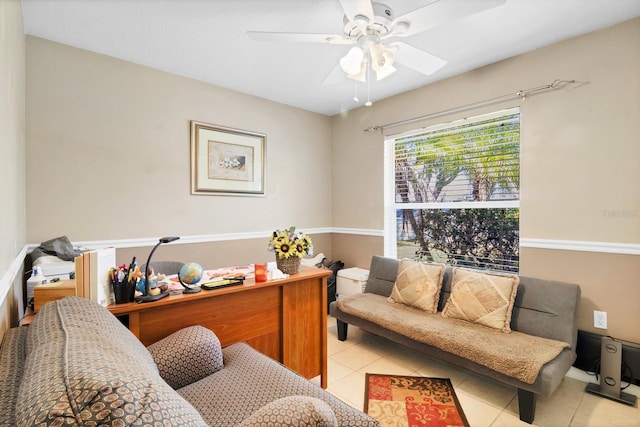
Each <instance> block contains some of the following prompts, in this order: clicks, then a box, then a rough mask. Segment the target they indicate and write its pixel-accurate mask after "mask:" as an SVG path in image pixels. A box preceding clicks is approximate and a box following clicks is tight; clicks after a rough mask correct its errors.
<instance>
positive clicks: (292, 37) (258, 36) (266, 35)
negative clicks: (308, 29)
mask: <svg viewBox="0 0 640 427" xmlns="http://www.w3.org/2000/svg"><path fill="white" fill-rule="evenodd" d="M247 35H248V36H249V38H250V39H251V40H256V41H265V42H293V43H329V44H341V45H342V44H353V43H354V41H353V40H349V39H347V38H345V37H342V36H338V35H336V34H309V33H274V32H269V31H247Z"/></svg>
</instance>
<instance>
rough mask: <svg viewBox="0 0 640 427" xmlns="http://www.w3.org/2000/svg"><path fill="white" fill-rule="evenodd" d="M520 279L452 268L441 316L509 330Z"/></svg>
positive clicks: (513, 275)
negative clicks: (449, 290) (449, 288)
mask: <svg viewBox="0 0 640 427" xmlns="http://www.w3.org/2000/svg"><path fill="white" fill-rule="evenodd" d="M519 283H520V278H519V277H518V276H517V275H515V274H508V275H507V274H492V273H488V272H481V271H475V270H469V269H465V268H455V269H454V270H453V279H452V282H451V296H450V297H449V300H447V303H446V305H445V307H444V309H443V310H442V316H443V317H449V318H454V319H461V320H466V321H468V322H473V323H477V324H480V325H484V326H488V327H490V328H495V329H499V330H501V331H503V332H511V327H510V326H509V324H510V323H511V311H512V310H513V302H514V300H515V298H516V292H517V291H518V284H519Z"/></svg>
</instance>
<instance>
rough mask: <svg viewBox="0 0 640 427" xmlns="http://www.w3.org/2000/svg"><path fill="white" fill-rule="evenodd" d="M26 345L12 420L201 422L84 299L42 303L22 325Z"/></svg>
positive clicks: (149, 361)
mask: <svg viewBox="0 0 640 427" xmlns="http://www.w3.org/2000/svg"><path fill="white" fill-rule="evenodd" d="M26 349H27V353H26V359H25V365H24V375H23V377H22V382H21V384H20V388H19V392H18V401H17V405H16V420H17V425H19V426H32V425H36V424H43V425H49V424H53V425H98V424H100V425H135V424H136V423H141V424H152V423H159V424H160V425H185V426H186V425H191V426H204V425H206V424H205V423H204V421H203V420H202V418H201V417H200V415H199V414H198V412H197V411H196V410H195V409H194V408H193V407H192V406H191V405H190V404H189V403H188V402H187V401H185V400H184V399H183V398H182V397H181V396H180V395H179V394H178V393H177V392H176V391H175V390H173V389H172V388H171V387H169V385H168V384H167V383H166V382H164V381H163V380H162V378H161V377H160V375H159V374H158V370H157V368H156V365H155V363H154V362H153V358H152V357H151V355H150V354H149V352H148V351H147V349H146V348H145V347H144V346H143V345H142V343H140V341H138V339H137V338H136V337H135V336H134V335H133V334H132V333H131V332H130V331H129V330H128V329H127V328H125V327H124V326H123V325H122V324H121V323H120V322H119V321H118V319H117V318H116V317H114V316H113V315H112V314H111V313H109V312H108V311H107V310H106V309H105V308H104V307H101V306H99V305H98V304H96V303H94V302H92V301H90V300H86V299H80V298H76V297H67V298H64V299H62V300H58V301H55V302H53V303H50V304H47V305H45V306H44V307H43V308H42V310H41V311H40V312H38V314H37V315H36V317H35V319H34V321H33V323H32V324H31V325H30V326H29V328H28V336H27V345H26Z"/></svg>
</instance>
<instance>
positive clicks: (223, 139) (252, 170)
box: [191, 121, 267, 196]
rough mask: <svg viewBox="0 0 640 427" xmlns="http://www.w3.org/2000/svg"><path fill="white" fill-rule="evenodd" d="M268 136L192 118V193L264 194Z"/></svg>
mask: <svg viewBox="0 0 640 427" xmlns="http://www.w3.org/2000/svg"><path fill="white" fill-rule="evenodd" d="M266 141H267V136H266V135H265V134H262V133H258V132H250V131H245V130H240V129H233V128H228V127H224V126H217V125H212V124H208V123H202V122H197V121H191V194H209V195H234V196H262V195H264V181H265V179H264V177H265V148H266Z"/></svg>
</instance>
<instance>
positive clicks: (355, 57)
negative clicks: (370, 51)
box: [340, 46, 365, 75]
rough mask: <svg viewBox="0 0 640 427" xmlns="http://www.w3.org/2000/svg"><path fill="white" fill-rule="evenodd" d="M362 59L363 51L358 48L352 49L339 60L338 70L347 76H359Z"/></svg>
mask: <svg viewBox="0 0 640 427" xmlns="http://www.w3.org/2000/svg"><path fill="white" fill-rule="evenodd" d="M364 59H365V58H364V51H363V50H362V49H361V48H360V47H359V46H355V47H352V48H351V49H350V50H349V52H348V53H347V54H346V55H345V56H343V57H342V58H340V68H342V71H344V72H345V73H347V75H356V74H359V73H360V70H361V69H362V62H363V60H364Z"/></svg>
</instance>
